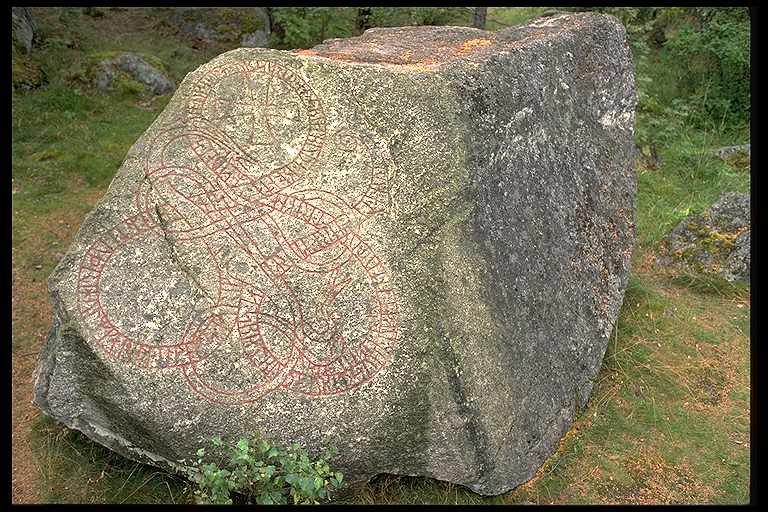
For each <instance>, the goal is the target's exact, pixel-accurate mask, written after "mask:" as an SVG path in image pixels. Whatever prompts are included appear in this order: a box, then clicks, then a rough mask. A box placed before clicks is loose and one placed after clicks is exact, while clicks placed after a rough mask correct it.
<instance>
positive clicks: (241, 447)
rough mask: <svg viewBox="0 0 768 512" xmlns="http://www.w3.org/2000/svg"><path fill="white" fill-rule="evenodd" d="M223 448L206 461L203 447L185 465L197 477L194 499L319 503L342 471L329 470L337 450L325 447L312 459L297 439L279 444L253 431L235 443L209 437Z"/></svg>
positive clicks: (338, 482) (337, 482)
mask: <svg viewBox="0 0 768 512" xmlns="http://www.w3.org/2000/svg"><path fill="white" fill-rule="evenodd" d="M211 442H212V444H213V446H214V447H215V449H216V451H218V452H222V451H223V453H224V455H223V457H221V458H220V460H219V461H218V462H210V461H206V456H207V455H208V452H206V450H205V448H200V449H199V450H198V451H197V456H198V458H197V460H196V461H194V462H193V463H192V467H191V468H189V469H188V471H187V472H188V476H189V477H190V479H191V480H192V481H193V482H195V484H196V485H197V489H196V490H195V498H196V501H197V502H198V503H202V504H224V505H231V504H233V503H235V502H237V503H238V504H254V503H256V504H260V505H272V504H283V505H284V504H307V503H309V504H319V503H321V502H324V501H329V500H330V497H331V492H332V491H333V490H334V489H337V488H338V487H340V486H341V482H342V480H343V478H344V475H343V474H342V473H341V472H338V471H332V470H331V467H330V465H329V462H328V461H329V460H330V459H331V458H332V457H333V456H334V455H335V451H334V450H333V449H331V448H326V449H324V451H323V453H322V454H321V455H320V457H319V458H317V459H315V460H313V459H311V458H310V457H309V455H308V454H307V452H306V451H305V450H304V449H302V448H301V447H300V446H299V444H298V443H293V444H291V446H289V447H287V448H286V447H283V446H280V445H278V444H275V443H273V442H271V441H269V440H267V439H264V438H262V437H261V436H260V435H257V436H256V437H255V439H253V440H251V439H248V438H241V439H240V440H239V441H238V442H237V443H236V444H235V445H234V446H230V445H226V444H225V443H224V441H223V440H222V439H221V437H214V438H213V439H212V440H211Z"/></svg>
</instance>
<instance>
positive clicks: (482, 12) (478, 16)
mask: <svg viewBox="0 0 768 512" xmlns="http://www.w3.org/2000/svg"><path fill="white" fill-rule="evenodd" d="M487 15H488V8H487V7H475V19H474V20H473V22H472V26H473V27H475V28H479V29H482V30H485V18H486V16H487Z"/></svg>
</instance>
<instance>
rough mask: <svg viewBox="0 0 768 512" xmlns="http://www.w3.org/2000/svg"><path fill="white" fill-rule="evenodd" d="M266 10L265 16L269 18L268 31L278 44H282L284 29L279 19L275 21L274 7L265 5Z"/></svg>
mask: <svg viewBox="0 0 768 512" xmlns="http://www.w3.org/2000/svg"><path fill="white" fill-rule="evenodd" d="M266 10H267V18H268V19H269V32H270V34H272V35H273V36H274V37H275V39H276V40H277V41H278V44H279V45H281V44H283V39H284V38H285V29H284V28H283V26H282V25H281V24H280V22H279V21H277V18H275V8H274V7H266Z"/></svg>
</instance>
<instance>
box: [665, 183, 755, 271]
mask: <svg viewBox="0 0 768 512" xmlns="http://www.w3.org/2000/svg"><path fill="white" fill-rule="evenodd" d="M750 217H751V211H750V200H749V194H743V193H740V192H725V193H723V194H721V195H720V198H719V199H718V200H717V201H716V202H715V203H714V204H713V205H712V206H710V207H709V208H707V209H706V210H705V211H704V212H702V213H701V214H698V215H691V216H689V217H688V218H686V219H684V220H683V221H682V222H680V224H678V225H677V227H675V229H673V230H672V233H670V235H669V237H668V239H667V243H668V246H669V247H668V248H669V255H668V256H666V258H662V260H661V263H675V262H677V263H680V264H682V266H684V267H685V268H687V269H688V270H691V271H693V272H696V273H701V274H716V275H719V276H721V277H723V278H724V279H726V280H727V281H749V276H750V225H751V223H750Z"/></svg>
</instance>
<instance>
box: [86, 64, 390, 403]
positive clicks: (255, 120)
mask: <svg viewBox="0 0 768 512" xmlns="http://www.w3.org/2000/svg"><path fill="white" fill-rule="evenodd" d="M327 124H328V120H327V119H326V114H325V112H324V109H323V105H322V102H321V100H320V98H319V97H318V96H317V94H316V93H315V92H314V90H313V89H312V87H311V86H310V85H309V84H308V83H307V81H306V80H304V79H303V78H302V77H301V75H300V74H299V73H298V72H297V71H295V70H293V69H291V68H288V67H286V66H283V65H281V64H277V63H275V62H270V61H250V62H245V61H243V62H238V63H234V64H233V63H229V64H224V65H219V66H218V67H212V68H211V69H209V70H208V71H207V72H206V73H205V74H204V75H203V76H202V77H201V78H200V79H198V80H197V81H196V82H195V83H194V84H193V86H192V87H191V93H190V94H189V99H188V104H187V110H186V118H185V120H184V122H183V123H178V124H177V125H175V126H171V127H170V128H166V129H164V130H162V131H160V132H158V133H157V135H156V137H155V138H154V140H153V141H152V142H151V143H150V144H149V145H148V150H147V155H146V158H145V179H144V180H143V181H142V183H141V186H140V187H139V189H138V192H137V194H136V197H135V203H136V206H137V209H138V213H135V214H133V215H131V216H129V217H127V218H126V219H124V220H123V221H122V222H121V223H119V224H118V225H117V226H115V227H114V228H112V229H111V230H109V231H107V232H106V233H104V234H103V235H102V236H100V237H99V238H98V239H97V240H95V241H94V242H93V243H92V244H91V245H90V246H89V247H88V249H87V250H86V251H85V253H84V255H83V257H82V260H81V264H80V269H79V275H78V308H80V311H81V312H82V313H84V315H85V316H86V317H88V318H90V319H92V321H90V322H88V323H89V326H90V327H91V329H92V330H94V331H95V332H96V333H97V334H96V339H95V341H96V345H97V346H98V347H99V349H100V351H101V352H102V353H103V354H105V355H107V356H108V357H110V358H113V359H116V360H119V361H123V362H125V363H126V364H130V365H133V366H136V367H138V368H144V369H156V370H162V371H172V370H180V371H181V373H182V374H183V376H184V378H185V379H186V382H187V383H188V385H189V386H190V388H191V389H192V390H193V391H194V392H196V393H197V394H198V395H199V396H201V397H202V398H204V399H206V400H209V401H211V402H217V403H246V402H253V401H256V400H258V399H259V398H261V397H263V396H264V395H265V394H266V393H270V392H273V391H276V390H278V389H283V390H288V391H292V392H296V393H301V394H304V395H308V396H314V397H317V396H330V395H336V394H340V393H344V392H347V391H349V390H351V389H354V388H356V387H359V386H360V385H362V384H363V383H365V382H368V381H369V380H371V379H372V378H373V377H375V376H376V375H377V374H378V373H379V372H380V371H381V370H382V369H383V368H385V367H386V366H387V365H388V364H389V362H390V361H391V359H392V357H393V352H394V348H395V346H396V344H397V342H398V339H399V320H398V306H397V300H396V297H395V294H394V292H393V289H392V285H391V277H390V273H389V270H388V268H387V266H386V265H385V263H384V262H383V261H382V260H381V259H380V258H379V257H378V256H377V255H376V254H375V253H374V251H373V250H372V249H371V247H370V245H369V244H368V243H367V242H366V241H365V240H364V239H363V237H362V235H361V226H362V225H363V224H364V223H365V222H366V221H367V220H368V219H370V218H371V217H372V216H373V215H376V214H379V213H382V212H384V211H385V210H386V207H387V202H388V197H389V178H388V174H387V168H386V167H385V166H382V165H381V163H380V162H381V161H385V162H386V161H387V160H388V156H387V155H385V154H384V153H383V152H382V151H380V150H379V149H377V146H376V145H375V144H373V143H372V142H371V141H370V137H371V136H370V135H369V136H367V137H366V135H364V134H363V133H362V132H359V131H355V130H351V129H346V128H341V129H336V130H335V132H334V133H333V134H330V135H329V134H328V133H327ZM328 162H331V164H337V165H339V166H342V167H343V168H342V169H339V170H338V172H337V173H334V172H333V169H334V167H333V165H331V166H330V168H331V172H330V173H329V174H328V179H327V180H325V181H326V182H328V184H330V185H329V186H326V187H324V186H323V183H324V181H323V180H324V177H323V176H322V174H323V173H322V172H321V170H320V169H321V168H329V166H328V165H327V164H328ZM344 171H346V174H345V172H344ZM350 172H351V173H352V174H353V175H354V176H352V178H350V179H351V181H354V177H355V176H356V177H357V179H358V181H361V185H360V186H359V187H357V189H355V190H352V189H351V188H350V187H348V186H346V185H344V183H345V178H348V177H349V176H350V174H349V173H350ZM339 176H340V177H339ZM350 179H348V180H347V181H350ZM334 180H335V181H334ZM334 183H335V184H336V186H335V187H333V186H331V185H333V184H334ZM340 184H341V185H340ZM345 187H346V188H345ZM352 188H354V187H352ZM342 189H343V190H342ZM146 236H154V237H162V238H164V239H165V240H166V241H167V242H168V244H169V245H170V247H171V257H172V258H173V259H174V260H175V263H176V265H178V266H179V268H181V269H182V270H183V271H184V273H185V274H186V276H187V278H188V279H189V281H190V282H191V284H192V285H193V286H194V287H195V288H196V289H197V290H198V292H199V293H201V294H202V295H204V296H205V297H204V298H203V299H201V300H200V301H199V303H198V304H197V305H196V307H195V308H194V311H192V312H189V318H188V320H187V321H186V323H185V326H184V328H183V329H182V334H181V335H180V338H179V339H178V340H177V341H176V342H175V343H171V344H158V343H154V342H152V341H147V340H142V339H139V338H137V337H136V336H129V335H128V334H126V333H125V332H123V330H122V329H121V328H119V327H118V325H117V323H116V322H115V321H114V319H112V318H111V316H110V312H109V311H108V309H109V308H108V307H105V306H104V305H103V301H102V300H101V294H102V292H103V288H104V286H103V283H102V279H103V276H104V271H105V269H107V268H108V267H109V265H110V263H111V262H112V261H113V259H114V256H115V255H116V254H118V253H119V252H120V251H124V250H126V248H128V247H130V246H131V245H132V243H136V242H138V241H140V240H141V239H143V237H146ZM193 267H196V268H197V269H198V271H197V272H196V271H193V270H192V268H193ZM128 300H130V299H128Z"/></svg>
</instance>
